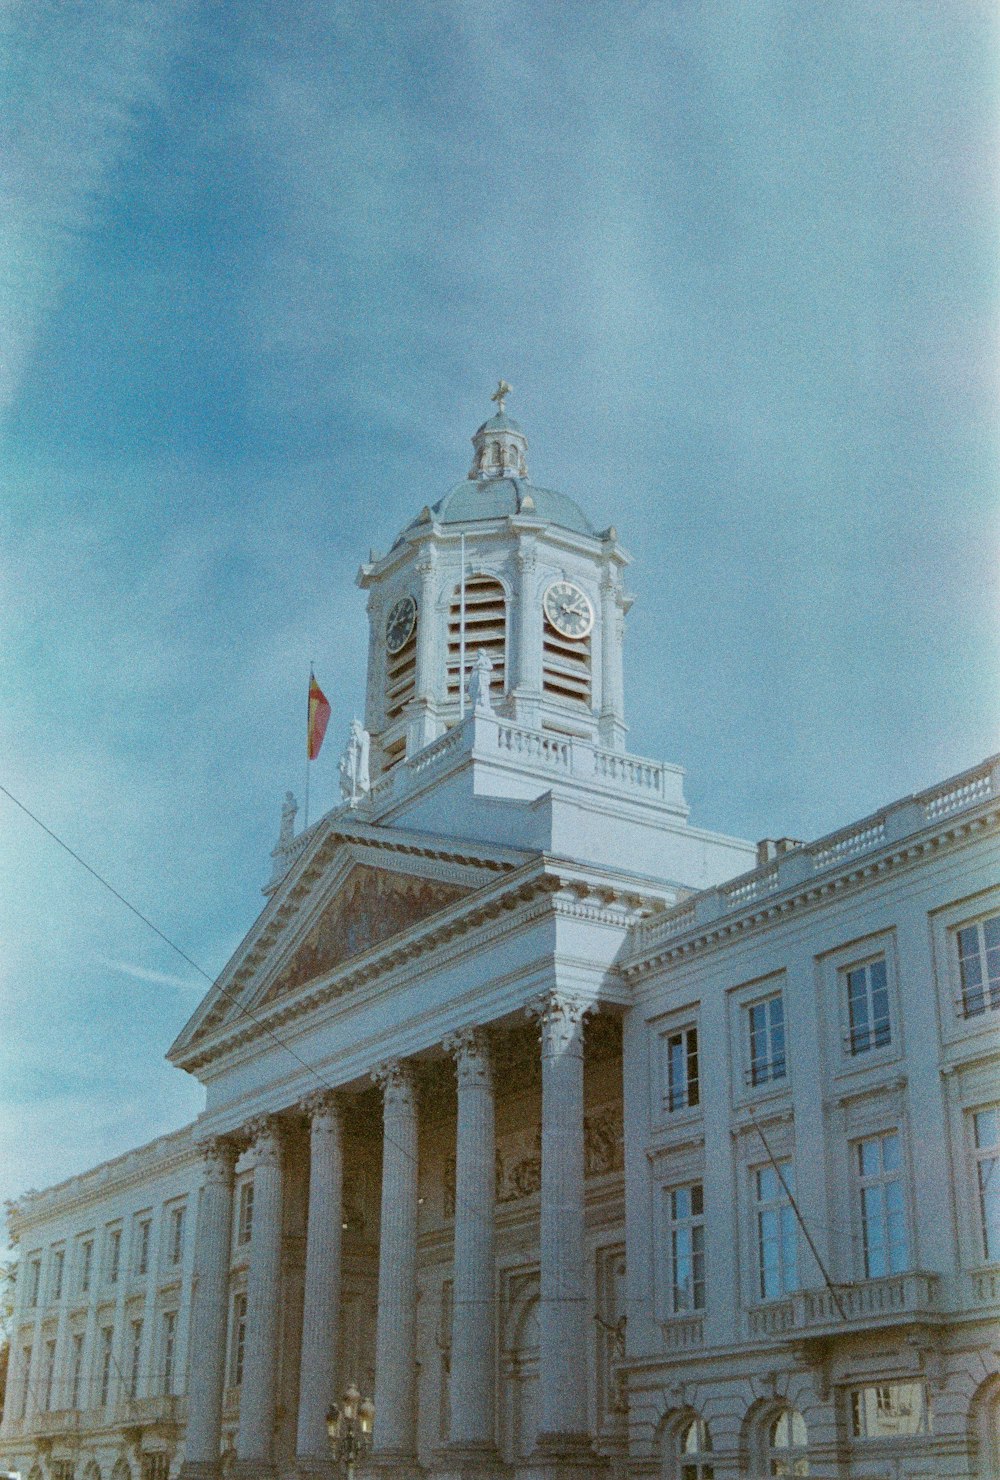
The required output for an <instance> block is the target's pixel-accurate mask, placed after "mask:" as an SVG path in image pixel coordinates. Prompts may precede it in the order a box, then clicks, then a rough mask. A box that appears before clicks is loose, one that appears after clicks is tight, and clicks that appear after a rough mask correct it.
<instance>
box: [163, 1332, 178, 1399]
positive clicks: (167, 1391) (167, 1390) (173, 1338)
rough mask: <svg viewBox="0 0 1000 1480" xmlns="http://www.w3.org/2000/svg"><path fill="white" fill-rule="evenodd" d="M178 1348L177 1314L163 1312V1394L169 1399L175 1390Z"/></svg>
mask: <svg viewBox="0 0 1000 1480" xmlns="http://www.w3.org/2000/svg"><path fill="white" fill-rule="evenodd" d="M176 1348H177V1312H176V1311H175V1310H165V1311H164V1312H163V1368H162V1376H163V1393H164V1396H165V1397H167V1398H169V1397H170V1395H171V1393H172V1392H173V1390H174V1355H175V1352H176Z"/></svg>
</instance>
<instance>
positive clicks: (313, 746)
mask: <svg viewBox="0 0 1000 1480" xmlns="http://www.w3.org/2000/svg"><path fill="white" fill-rule="evenodd" d="M329 718H330V703H329V700H328V699H327V697H326V695H325V694H324V692H323V690H322V689H321V688H320V686H319V684H318V683H317V682H316V675H315V674H314V673H310V675H309V725H308V730H307V734H306V753H307V755H308V757H309V759H310V760H311V761H314V760H315V759H316V757H317V756H318V755H319V748H320V746H321V745H322V744H323V736H324V735H325V734H326V725H327V720H328V719H329Z"/></svg>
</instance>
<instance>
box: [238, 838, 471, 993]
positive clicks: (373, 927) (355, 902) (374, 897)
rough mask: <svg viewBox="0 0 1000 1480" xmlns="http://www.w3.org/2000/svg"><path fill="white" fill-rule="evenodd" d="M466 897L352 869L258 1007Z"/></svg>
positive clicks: (443, 886)
mask: <svg viewBox="0 0 1000 1480" xmlns="http://www.w3.org/2000/svg"><path fill="white" fill-rule="evenodd" d="M470 892H471V891H470V890H469V889H468V888H463V887H461V886H460V885H458V884H448V883H444V882H442V881H440V880H437V879H424V878H421V877H419V876H418V875H415V874H400V873H390V872H388V871H387V870H385V869H378V868H369V867H366V866H365V865H363V864H358V865H356V866H355V867H354V868H352V869H351V871H350V873H349V874H348V875H347V878H346V879H345V880H344V883H343V885H342V886H341V888H340V889H339V890H338V891H337V893H336V895H335V896H334V897H333V899H331V900H330V902H329V904H328V905H326V907H325V908H324V909H323V910H322V912H321V914H320V916H319V919H318V920H317V921H316V922H315V924H314V925H313V927H312V929H311V930H310V931H309V933H308V935H307V936H306V938H305V940H303V941H302V942H301V944H300V945H299V946H298V948H297V949H296V951H295V953H294V955H293V956H292V959H291V960H290V961H289V962H288V964H287V966H285V967H284V969H283V970H282V971H280V972H279V973H278V976H277V977H276V978H275V980H274V981H273V982H272V983H271V985H270V986H269V987H268V989H267V991H266V992H265V993H264V995H263V996H262V997H260V998H259V999H258V1001H259V1003H260V1005H261V1006H264V1005H265V1004H267V1003H270V1002H274V1001H275V1000H276V999H277V998H278V997H283V996H284V995H285V994H286V993H287V992H293V991H294V990H295V988H296V987H301V986H303V985H304V984H305V983H306V982H308V981H312V980H313V978H315V977H318V976H323V975H325V973H326V972H328V971H332V970H333V969H334V967H336V966H340V965H342V964H343V963H344V962H345V961H349V960H350V959H351V957H352V956H359V955H360V954H361V952H362V951H366V950H369V949H370V948H371V947H372V946H377V945H380V944H381V943H382V941H384V940H388V939H389V937H390V936H393V935H398V934H399V932H400V931H402V930H406V929H408V928H409V926H411V925H416V924H417V923H418V922H419V921H420V920H425V919H426V918H427V917H428V915H433V914H436V913H437V911H438V910H443V909H445V908H446V906H448V905H450V904H455V902H456V901H457V900H459V899H464V898H465V896H466V895H467V894H469V893H470Z"/></svg>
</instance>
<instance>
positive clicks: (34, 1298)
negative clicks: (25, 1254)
mask: <svg viewBox="0 0 1000 1480" xmlns="http://www.w3.org/2000/svg"><path fill="white" fill-rule="evenodd" d="M41 1284H42V1261H41V1259H32V1261H31V1263H30V1264H29V1265H28V1305H29V1307H30V1306H34V1305H37V1304H38V1296H39V1292H40V1290H41Z"/></svg>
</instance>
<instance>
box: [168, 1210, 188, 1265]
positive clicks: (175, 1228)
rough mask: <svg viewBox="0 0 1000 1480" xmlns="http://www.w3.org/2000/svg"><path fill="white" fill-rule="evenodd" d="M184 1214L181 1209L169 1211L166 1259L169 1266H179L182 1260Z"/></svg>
mask: <svg viewBox="0 0 1000 1480" xmlns="http://www.w3.org/2000/svg"><path fill="white" fill-rule="evenodd" d="M184 1213H185V1209H184V1208H183V1207H179V1208H171V1209H170V1238H169V1243H168V1258H169V1260H170V1263H171V1264H180V1262H181V1260H182V1259H183V1258H184Z"/></svg>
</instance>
